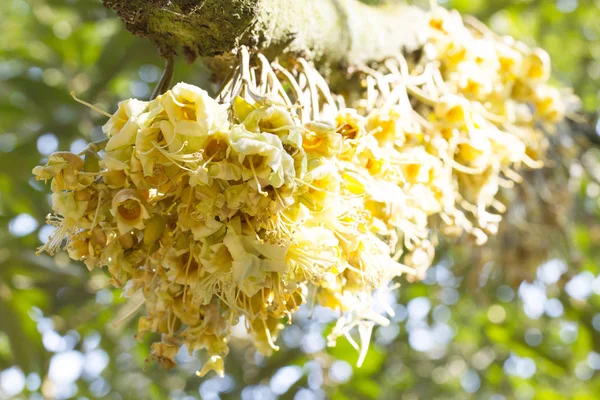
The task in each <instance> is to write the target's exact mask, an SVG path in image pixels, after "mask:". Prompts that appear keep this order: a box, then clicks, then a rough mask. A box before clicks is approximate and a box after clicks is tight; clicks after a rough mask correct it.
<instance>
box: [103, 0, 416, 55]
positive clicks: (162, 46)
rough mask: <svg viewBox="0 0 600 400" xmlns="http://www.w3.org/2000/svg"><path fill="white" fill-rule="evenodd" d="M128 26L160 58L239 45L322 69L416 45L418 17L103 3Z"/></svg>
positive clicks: (350, 10)
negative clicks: (301, 59) (302, 59)
mask: <svg viewBox="0 0 600 400" xmlns="http://www.w3.org/2000/svg"><path fill="white" fill-rule="evenodd" d="M103 2H104V4H105V5H106V7H108V8H111V9H113V10H115V11H116V12H117V13H118V15H119V17H120V18H121V19H122V20H123V21H124V22H125V24H126V26H127V29H129V30H130V31H131V32H133V33H134V34H136V35H140V36H145V37H148V38H149V39H150V40H151V41H152V42H153V43H154V44H155V45H156V46H157V47H158V49H159V50H160V51H161V53H162V55H163V56H165V57H166V56H171V55H173V54H176V53H178V52H179V51H180V50H183V53H184V54H185V55H186V57H187V58H188V60H189V61H193V60H194V59H196V58H197V57H215V56H225V59H228V58H229V57H228V55H231V54H232V52H234V51H235V49H237V48H238V47H239V46H240V45H245V46H248V47H249V48H250V49H255V50H260V51H262V52H263V53H264V54H265V55H267V56H268V57H274V56H277V55H280V54H286V53H291V54H298V53H300V54H302V55H303V56H304V57H305V58H310V59H312V60H313V61H316V62H320V63H326V64H347V65H359V64H362V63H366V62H369V61H372V60H381V59H383V58H385V57H387V56H393V55H396V54H398V53H399V52H400V51H402V50H413V49H416V48H418V47H419V44H420V42H421V38H420V37H419V31H422V26H423V25H422V24H423V22H424V20H423V18H424V12H423V11H422V10H421V9H419V8H417V7H413V6H407V5H404V4H400V5H399V4H385V5H381V6H368V5H365V4H363V3H361V2H359V1H358V0H103Z"/></svg>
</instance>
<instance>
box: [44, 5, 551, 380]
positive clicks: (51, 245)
mask: <svg viewBox="0 0 600 400" xmlns="http://www.w3.org/2000/svg"><path fill="white" fill-rule="evenodd" d="M430 31H431V32H430V39H429V42H428V44H427V45H426V46H425V49H424V50H425V51H424V55H423V56H422V58H421V59H419V60H417V61H415V62H414V63H413V65H409V62H407V61H406V60H405V59H403V58H401V57H399V58H398V59H396V60H388V61H389V62H386V63H385V68H383V69H372V70H368V71H367V72H364V71H363V72H360V74H364V81H365V85H366V86H367V89H366V90H365V93H366V97H365V100H364V101H362V102H360V103H359V104H357V105H356V107H357V108H356V109H354V108H346V107H345V106H343V104H342V101H341V98H340V97H339V96H335V95H333V94H331V93H330V92H329V89H328V88H327V84H326V83H325V80H324V79H323V78H322V77H321V76H320V75H319V74H318V73H317V72H316V70H314V68H313V67H311V66H310V65H308V63H306V62H305V61H304V60H298V62H297V63H296V64H295V65H292V66H291V67H290V68H288V69H285V68H283V67H281V66H280V65H278V64H270V63H269V62H267V61H266V60H265V59H264V57H262V56H261V55H258V56H257V57H256V58H257V62H256V65H254V66H252V65H251V64H250V62H249V56H248V53H247V52H246V50H245V49H241V50H240V53H241V57H240V63H239V65H238V66H237V67H236V69H235V71H234V73H233V76H232V78H231V79H230V80H229V81H228V82H227V83H225V84H224V85H223V90H222V92H221V93H220V95H219V96H218V97H217V98H216V99H215V98H212V97H210V96H209V95H208V94H207V92H206V91H204V90H202V89H200V88H198V87H195V86H192V85H189V84H186V83H179V84H177V85H175V86H174V87H173V88H172V89H171V90H169V91H167V92H166V93H164V94H162V95H159V96H158V97H157V98H155V99H153V100H151V101H141V100H136V99H130V100H126V101H123V102H121V103H119V106H118V109H117V111H116V112H115V113H114V114H112V115H109V117H110V118H109V120H108V122H107V123H106V124H105V125H104V127H103V132H104V133H105V135H106V140H105V141H103V142H101V143H95V144H90V146H89V147H88V149H87V150H85V151H84V152H82V153H81V154H79V155H76V154H72V153H68V152H59V153H55V154H53V155H51V156H50V157H49V159H48V162H47V163H46V165H44V166H39V167H36V168H35V169H34V171H33V172H34V174H35V175H36V177H37V179H40V180H51V189H52V191H53V194H52V203H53V211H54V212H53V214H52V215H51V216H49V222H50V223H51V224H53V225H54V226H55V227H56V229H55V231H54V233H53V234H52V236H51V237H50V239H49V241H48V243H47V244H46V245H45V246H43V248H42V250H45V251H47V252H49V253H51V254H52V253H53V252H54V251H56V250H57V249H59V248H60V247H62V246H66V249H67V252H68V254H69V256H70V257H71V258H73V259H74V260H81V261H83V262H84V263H85V264H86V265H87V267H88V268H89V269H90V270H92V269H94V268H102V267H104V268H107V270H108V272H109V273H110V275H111V277H112V279H111V283H112V284H113V285H115V286H116V287H120V288H122V291H123V293H124V295H125V296H131V295H133V294H134V293H141V294H142V296H143V299H144V301H143V303H142V304H140V307H141V306H142V305H143V306H144V309H145V315H144V316H143V317H140V318H139V321H138V335H140V336H141V335H144V334H146V333H152V334H159V335H160V338H158V337H157V339H159V340H157V341H156V342H155V343H153V344H152V349H151V354H152V356H153V357H155V358H156V359H158V360H159V361H160V362H161V363H162V364H163V365H165V366H167V367H172V366H173V365H175V356H176V354H177V352H178V351H179V349H180V348H181V346H182V345H185V346H186V348H187V350H188V351H189V352H190V353H191V352H193V351H195V350H206V352H207V355H208V356H207V361H206V363H205V364H204V367H203V369H202V370H201V371H200V372H199V374H200V375H204V374H205V373H207V372H208V371H210V370H215V371H217V372H218V373H220V374H222V373H223V369H224V363H223V359H224V357H225V356H226V355H227V353H228V341H229V339H230V334H231V328H232V327H233V326H234V325H236V324H238V323H241V324H243V325H244V326H245V328H246V329H247V331H248V332H249V334H250V335H251V338H252V340H253V342H254V344H255V345H256V347H257V348H258V350H259V351H261V352H263V353H265V354H269V353H270V352H271V351H272V350H277V345H276V340H277V336H278V334H279V332H280V330H281V329H282V328H283V326H284V322H287V323H291V322H292V320H293V314H294V312H295V311H296V310H297V309H298V307H300V306H301V305H302V304H304V303H306V302H307V298H309V296H310V298H311V299H314V301H315V302H318V303H319V304H321V305H323V306H326V307H330V308H332V309H334V310H338V311H339V313H340V317H339V320H338V323H337V324H336V326H335V327H334V329H333V331H332V333H331V335H330V337H329V340H330V344H334V343H335V340H336V339H337V338H338V337H340V336H346V337H347V338H348V339H349V340H351V343H353V344H354V345H355V346H356V347H357V348H359V349H360V357H359V364H360V362H362V360H363V359H364V357H365V354H366V349H367V347H368V342H369V338H370V334H371V330H372V329H373V326H374V325H377V324H383V325H385V324H386V323H388V320H387V319H386V318H385V317H383V316H382V315H379V314H378V313H376V312H374V311H373V310H372V307H371V306H372V292H373V291H374V290H375V289H385V288H388V287H389V286H388V285H389V284H390V282H391V281H392V279H393V278H394V277H397V276H400V275H402V274H405V275H407V276H408V277H410V278H412V279H418V278H421V277H423V275H424V272H425V270H426V268H427V267H428V266H429V265H430V264H431V263H432V260H433V257H434V245H435V236H434V234H433V233H434V231H435V230H434V229H432V225H431V224H432V219H434V218H437V217H439V219H440V220H441V221H443V225H444V228H443V229H444V231H445V232H447V233H453V234H456V233H459V232H463V231H466V232H468V233H471V234H473V235H474V236H475V237H477V238H479V241H480V242H482V241H484V239H485V237H486V234H487V233H493V231H494V229H495V228H494V226H495V224H496V223H497V221H498V220H499V216H498V214H493V213H490V212H489V210H488V209H489V207H490V206H492V207H496V208H497V209H499V208H501V206H502V205H501V204H499V203H498V202H497V201H496V200H495V199H494V196H495V194H496V192H497V190H498V184H499V182H501V181H502V180H509V179H516V177H517V175H516V173H515V172H514V171H513V170H512V168H516V167H519V165H520V164H521V163H524V164H527V165H529V166H534V167H535V166H537V164H538V161H536V160H534V158H537V157H535V156H534V155H532V153H533V152H535V151H536V150H537V149H538V146H539V142H540V137H539V135H538V134H537V133H536V132H537V131H536V128H535V123H537V122H540V121H542V122H543V121H549V122H554V121H556V120H557V119H558V118H559V116H560V115H559V114H560V107H561V104H560V98H559V97H556V96H554V97H553V95H548V96H546V97H543V96H545V95H544V94H543V93H542V92H544V91H545V93H554V92H552V90H550V89H549V88H548V87H547V86H546V84H545V80H546V79H547V72H546V71H547V68H548V62H547V61H548V60H547V57H546V56H545V55H540V54H545V53H542V52H541V51H539V50H529V49H525V48H521V47H519V46H516V45H514V43H513V44H511V43H505V42H504V41H500V40H497V39H496V38H495V37H490V36H488V35H483V34H479V33H477V32H476V31H475V30H473V29H468V28H465V27H464V25H462V20H460V19H459V18H458V19H457V18H456V15H454V14H445V13H442V12H441V11H439V10H438V11H436V12H435V13H434V15H433V16H432V18H431V27H430ZM474 68H475V69H477V68H479V69H480V70H481V74H483V76H484V78H481V79H480V77H481V74H480V75H478V74H475V73H473V71H472V69H474ZM474 80H476V81H474ZM490 85H491V86H490ZM541 88H545V89H541ZM536 155H537V153H536ZM309 293H310V295H309ZM353 328H358V334H359V338H360V340H361V345H358V344H356V343H355V341H354V339H353V338H352V336H351V331H352V330H353Z"/></svg>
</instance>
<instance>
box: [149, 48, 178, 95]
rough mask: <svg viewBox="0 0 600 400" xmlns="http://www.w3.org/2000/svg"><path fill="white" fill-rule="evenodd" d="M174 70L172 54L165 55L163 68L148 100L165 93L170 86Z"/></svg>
mask: <svg viewBox="0 0 600 400" xmlns="http://www.w3.org/2000/svg"><path fill="white" fill-rule="evenodd" d="M174 70H175V62H174V61H173V56H169V57H167V59H166V60H165V70H164V71H163V74H162V76H161V77H160V80H159V81H158V83H157V84H156V87H155V88H154V91H153V92H152V95H151V96H150V100H154V99H155V98H157V97H158V96H160V95H161V94H163V93H165V92H166V91H167V90H169V88H170V87H171V81H172V80H173V72H174Z"/></svg>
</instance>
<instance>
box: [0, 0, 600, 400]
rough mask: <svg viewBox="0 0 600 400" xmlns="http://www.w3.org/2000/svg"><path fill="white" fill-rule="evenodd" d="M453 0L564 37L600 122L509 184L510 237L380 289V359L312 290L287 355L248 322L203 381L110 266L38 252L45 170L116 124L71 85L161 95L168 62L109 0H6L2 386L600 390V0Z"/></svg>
mask: <svg viewBox="0 0 600 400" xmlns="http://www.w3.org/2000/svg"><path fill="white" fill-rule="evenodd" d="M375 2H377V1H375ZM370 3H373V1H370ZM441 3H442V4H443V5H444V6H447V7H451V8H457V9H458V10H459V11H461V12H463V13H470V14H473V15H475V16H477V17H479V18H481V19H482V20H483V21H485V22H486V23H487V24H488V25H489V26H491V28H492V29H493V30H495V31H496V32H499V33H503V34H511V35H513V36H515V37H517V38H518V39H520V40H523V41H525V42H527V43H528V44H536V43H537V44H538V45H540V46H542V47H543V48H545V49H546V50H547V51H548V52H549V53H550V55H551V56H552V59H553V66H554V79H555V80H556V82H557V83H558V84H563V85H567V86H571V87H573V88H574V89H575V92H576V93H577V94H578V95H579V96H580V98H581V99H582V103H583V113H584V114H585V115H587V120H588V122H585V123H582V124H579V125H577V126H575V127H574V125H573V124H571V126H565V127H563V128H561V129H562V130H563V131H564V132H567V133H566V134H565V133H564V132H563V133H562V134H560V135H557V136H556V138H555V139H556V143H555V147H556V149H558V150H556V155H557V156H556V158H555V159H554V160H555V161H556V163H555V165H551V167H552V168H549V169H547V170H546V171H538V172H537V173H538V175H539V174H542V175H540V176H541V177H543V178H544V179H538V178H540V176H537V178H536V177H535V176H534V177H533V178H534V179H533V182H534V183H533V184H531V185H528V186H526V187H524V188H520V189H515V191H514V192H513V193H510V194H507V195H506V196H507V199H508V200H510V199H512V200H513V203H514V206H513V207H511V211H510V212H509V214H508V215H507V223H506V224H505V225H504V226H503V227H502V228H501V232H500V235H499V237H498V238H497V239H495V240H493V241H492V242H490V243H489V244H488V245H487V246H486V247H485V248H482V249H473V246H472V245H471V244H469V245H465V244H463V243H446V244H442V246H441V249H440V252H439V257H438V260H437V262H436V265H435V266H434V267H432V268H431V269H430V270H429V272H428V275H427V279H426V280H425V281H423V282H420V283H406V282H402V283H403V285H402V287H401V288H400V289H399V290H398V291H397V292H396V293H395V294H394V295H385V296H383V295H382V296H381V303H382V304H384V303H387V304H390V305H391V307H392V308H393V309H394V310H395V311H396V316H395V317H394V319H393V322H392V324H390V326H388V327H385V328H379V329H378V330H376V332H375V334H374V339H373V341H372V345H371V348H370V350H369V354H368V357H367V359H366V361H365V363H364V365H363V367H362V368H360V369H357V368H355V367H354V364H355V363H356V360H357V358H358V354H357V353H356V351H354V349H352V348H351V346H350V345H349V344H348V343H347V342H346V341H345V340H340V341H339V343H338V345H337V347H335V348H327V347H326V346H325V339H324V334H326V333H327V331H328V330H329V329H331V326H332V321H333V320H334V318H335V315H334V313H333V312H331V311H329V310H326V309H323V308H319V307H316V308H315V309H314V310H312V311H311V310H310V309H309V307H305V308H303V309H302V310H301V312H300V316H299V318H297V319H296V321H297V323H296V324H294V325H293V326H290V327H288V328H287V329H285V330H284V331H283V334H282V335H281V337H280V339H279V340H278V344H279V345H280V346H281V347H282V349H281V351H280V352H279V353H276V354H275V355H274V356H273V357H271V358H269V359H265V358H263V357H261V356H260V355H259V354H257V353H256V352H255V351H254V349H253V348H252V346H250V344H249V342H247V341H246V339H245V338H244V335H243V334H242V333H241V332H239V333H236V334H235V337H236V339H235V340H233V342H232V345H231V348H232V352H231V354H230V356H229V357H228V358H227V361H226V371H227V375H226V376H225V378H223V379H219V378H215V377H211V376H209V377H208V378H205V379H201V378H198V377H196V376H195V374H194V372H195V371H196V369H197V368H198V367H199V366H200V365H201V363H202V362H201V360H202V359H201V357H202V355H201V354H200V355H198V356H195V357H189V356H188V355H187V353H182V354H180V355H179V356H178V359H179V366H178V367H177V368H175V369H173V370H171V371H168V372H167V371H165V370H163V369H162V368H160V367H159V366H157V365H154V364H148V365H146V364H145V358H146V357H147V355H148V343H138V342H136V341H135V340H134V338H133V333H134V332H133V330H134V328H135V323H134V322H132V321H133V320H129V321H128V322H125V323H122V324H120V325H119V326H117V327H114V326H113V322H114V321H116V320H118V318H119V316H120V315H122V314H123V313H124V310H125V308H126V307H127V304H126V302H125V301H124V299H122V298H120V295H119V292H118V291H116V290H113V289H112V288H111V287H110V285H109V284H108V276H107V275H106V274H104V273H103V272H102V271H98V270H94V271H93V272H92V273H89V272H88V271H87V269H86V268H85V266H84V265H83V264H79V263H74V262H73V261H71V260H69V259H68V257H67V256H66V254H58V255H57V256H56V257H54V258H52V257H50V256H47V255H40V256H36V255H35V249H36V247H37V246H39V245H40V244H41V243H42V242H44V241H45V240H46V238H47V237H48V235H49V233H50V232H51V227H49V226H47V225H46V224H45V216H46V214H47V213H48V212H49V211H50V204H49V188H48V187H45V186H44V185H43V183H40V182H36V181H35V180H34V179H33V178H32V175H31V169H32V168H33V167H34V166H35V165H37V164H39V163H43V162H44V161H45V159H46V157H47V156H48V155H49V154H50V153H52V152H54V151H56V150H59V149H60V150H70V151H72V152H75V153H77V152H79V151H80V150H81V149H83V148H84V146H85V145H86V143H87V142H89V141H91V140H98V139H99V138H100V137H101V135H102V133H101V129H100V127H101V125H102V124H103V123H104V122H105V117H103V116H101V115H98V114H95V113H93V112H92V111H90V110H89V109H88V108H86V107H84V106H82V105H80V104H78V103H76V102H75V101H73V100H72V99H71V97H70V96H69V91H71V90H74V91H75V92H76V93H77V94H78V95H79V96H80V97H81V98H83V99H85V100H87V101H89V102H92V103H94V104H97V105H99V106H100V107H101V108H103V109H104V110H107V111H110V112H112V111H114V109H115V107H116V104H117V102H118V101H119V100H122V99H125V98H129V97H138V98H146V97H148V96H149V95H150V93H151V91H152V89H153V86H154V84H155V82H157V80H158V79H159V76H160V73H161V69H162V61H161V60H160V58H159V56H158V54H157V52H156V51H155V49H154V48H153V47H152V46H151V45H150V43H149V42H148V41H146V40H144V39H142V38H138V37H134V36H132V35H131V34H130V33H129V32H127V31H126V30H125V28H124V26H123V24H122V22H121V21H120V20H119V19H118V18H117V17H116V15H114V14H113V13H112V12H109V11H107V10H106V9H104V7H103V6H102V5H101V3H100V1H89V0H26V1H24V0H10V1H2V2H0V15H2V18H0V38H2V39H1V40H0V93H2V94H1V95H0V371H1V372H0V398H1V399H4V398H6V399H9V398H18V399H32V400H33V399H42V398H56V399H66V398H76V399H96V398H106V399H165V398H171V399H179V400H184V399H185V400H191V399H198V398H202V399H207V400H208V399H240V398H241V399H243V400H251V399H257V400H271V399H277V398H281V399H294V400H310V399H325V398H331V399H340V400H343V399H376V398H382V399H407V400H408V399H410V400H412V399H463V398H482V399H491V400H504V399H523V400H525V399H545V400H552V399H563V398H572V399H597V398H599V397H600V379H598V378H599V377H600V308H599V307H598V306H599V305H600V276H599V274H600V246H598V244H599V243H600V196H599V194H600V180H599V179H600V146H599V145H598V144H593V141H594V138H596V139H595V140H596V143H598V141H597V136H598V135H600V124H598V123H597V120H598V119H597V113H598V107H599V104H600V102H599V97H600V91H599V90H600V40H599V35H600V23H599V22H598V21H599V20H600V2H599V1H597V0H595V1H593V0H540V1H531V0H520V1H513V2H502V1H495V0H456V1H447V2H441ZM177 61H178V62H177V67H176V72H175V79H176V81H186V82H190V83H193V84H196V85H198V86H201V87H203V88H205V89H207V90H209V91H213V92H214V90H215V89H216V88H215V87H214V85H213V84H212V83H211V82H209V80H208V78H209V73H208V70H207V69H206V68H205V67H203V65H202V64H201V63H200V62H196V63H194V64H192V65H187V64H186V63H185V62H184V61H183V60H177ZM582 131H585V132H587V133H586V135H587V137H588V139H587V140H588V141H586V139H585V138H584V136H585V135H583V134H582V133H581V132H582ZM590 137H591V138H592V141H591V142H590V141H589V138H590ZM540 182H544V183H543V185H544V186H543V187H540V186H539V185H540ZM532 193H534V195H533V196H532V195H531V194H532ZM540 193H542V194H543V195H540ZM532 197H533V199H532Z"/></svg>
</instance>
